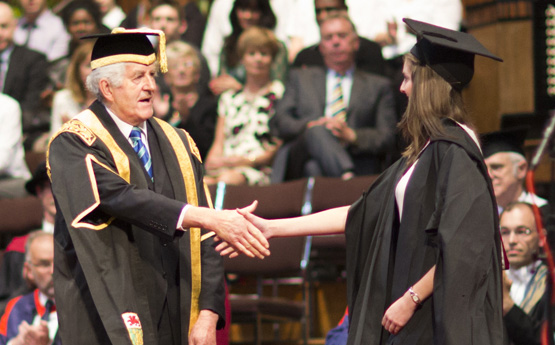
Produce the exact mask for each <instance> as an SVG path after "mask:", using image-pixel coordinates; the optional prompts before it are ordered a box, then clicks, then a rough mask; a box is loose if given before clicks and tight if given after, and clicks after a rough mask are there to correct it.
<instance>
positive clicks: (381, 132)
mask: <svg viewBox="0 0 555 345" xmlns="http://www.w3.org/2000/svg"><path fill="white" fill-rule="evenodd" d="M320 34H321V42H320V45H319V48H320V51H321V53H322V56H323V59H324V63H325V67H318V66H311V67H306V68H303V69H297V70H293V71H291V74H290V77H289V83H288V84H287V87H286V91H285V95H284V96H283V99H282V100H281V101H280V102H279V103H278V105H277V109H276V115H275V116H274V118H273V119H272V120H271V126H272V129H273V130H275V131H276V134H277V135H278V136H279V137H281V138H282V139H284V141H285V142H286V145H284V147H283V149H282V150H281V152H279V154H278V157H276V162H275V171H274V175H273V181H279V180H281V179H282V178H283V177H285V179H290V178H298V177H301V176H303V175H304V176H306V175H312V176H314V175H325V176H335V177H343V178H345V179H347V178H350V177H352V176H353V175H355V174H359V175H365V174H373V173H377V172H379V171H380V169H381V166H380V162H379V157H380V156H381V155H384V154H386V153H387V152H388V150H389V149H390V148H391V146H392V144H393V143H394V132H395V123H396V117H395V110H394V104H393V93H392V90H391V85H390V83H389V81H388V80H387V79H385V78H383V77H380V76H377V75H374V74H370V73H367V72H364V71H362V70H360V69H359V68H357V66H356V64H355V54H356V51H357V50H358V47H359V40H358V36H357V34H356V32H355V28H354V26H353V24H352V23H351V21H350V19H349V18H348V17H347V16H345V15H344V14H340V13H339V14H334V15H330V16H328V18H326V19H324V20H323V21H322V23H321V25H320ZM287 156H288V158H284V157H287ZM286 161H287V169H286V172H285V173H284V166H285V164H284V163H285V162H286Z"/></svg>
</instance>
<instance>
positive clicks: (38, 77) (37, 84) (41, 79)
mask: <svg viewBox="0 0 555 345" xmlns="http://www.w3.org/2000/svg"><path fill="white" fill-rule="evenodd" d="M47 84H48V62H47V60H46V57H45V56H44V55H43V54H41V53H38V52H36V51H34V50H31V49H28V48H26V47H21V46H17V45H16V46H14V48H13V51H12V54H11V56H10V63H9V66H8V71H7V73H6V79H5V83H4V91H3V93H5V94H6V95H9V96H11V97H13V98H15V99H16V100H17V101H18V102H19V104H20V106H21V110H22V112H23V122H22V125H23V129H24V131H25V130H26V129H27V128H28V127H29V126H31V125H38V123H37V122H40V120H39V119H38V118H33V117H34V113H35V112H36V111H37V110H38V109H39V108H40V106H41V98H40V94H41V93H42V92H43V91H44V90H45V89H46V86H47Z"/></svg>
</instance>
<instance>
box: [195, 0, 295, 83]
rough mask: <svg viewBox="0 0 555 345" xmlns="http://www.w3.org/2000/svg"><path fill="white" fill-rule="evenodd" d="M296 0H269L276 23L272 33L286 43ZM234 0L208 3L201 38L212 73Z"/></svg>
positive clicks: (215, 70)
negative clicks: (204, 26)
mask: <svg viewBox="0 0 555 345" xmlns="http://www.w3.org/2000/svg"><path fill="white" fill-rule="evenodd" d="M296 1H297V0H270V5H271V6H272V11H273V12H274V14H275V16H276V19H277V23H276V26H275V28H274V33H275V34H276V37H277V39H278V40H280V41H282V42H285V43H287V44H288V42H289V40H288V35H287V30H288V26H289V25H290V24H289V22H290V19H291V17H292V16H291V13H292V12H293V9H294V4H295V2H296ZM234 2H235V0H214V1H213V2H212V4H211V5H210V12H209V13H208V18H207V22H206V29H205V31H204V37H203V40H202V54H203V55H204V56H205V57H206V59H207V60H208V65H209V66H210V71H212V75H217V73H218V71H219V70H220V53H221V51H222V47H223V46H224V40H225V38H226V37H227V36H229V35H230V34H231V32H232V27H231V22H230V20H229V15H230V14H231V10H232V8H233V5H234Z"/></svg>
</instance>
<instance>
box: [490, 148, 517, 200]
mask: <svg viewBox="0 0 555 345" xmlns="http://www.w3.org/2000/svg"><path fill="white" fill-rule="evenodd" d="M484 161H485V162H486V165H487V167H488V172H489V176H490V177H491V182H492V184H493V191H494V193H495V198H496V199H497V202H498V203H499V204H500V205H502V206H506V205H507V204H508V203H510V202H512V201H516V200H517V198H518V197H519V195H516V194H518V191H519V190H520V189H521V188H522V181H523V180H524V177H525V174H526V163H525V162H523V163H522V164H524V166H522V164H521V165H519V166H517V167H515V164H514V163H513V162H512V161H511V155H510V153H509V152H498V153H495V154H493V155H491V156H489V157H488V158H486V159H485V160H484Z"/></svg>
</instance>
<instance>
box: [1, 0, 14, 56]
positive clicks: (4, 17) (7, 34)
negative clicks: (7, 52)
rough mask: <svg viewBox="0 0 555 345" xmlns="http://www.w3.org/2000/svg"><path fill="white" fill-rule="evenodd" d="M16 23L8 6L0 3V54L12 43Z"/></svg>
mask: <svg viewBox="0 0 555 345" xmlns="http://www.w3.org/2000/svg"><path fill="white" fill-rule="evenodd" d="M15 27H16V21H15V18H14V15H13V11H12V9H11V7H10V5H8V4H6V3H4V2H0V52H1V51H3V50H4V49H6V48H7V47H8V46H10V45H11V44H12V42H13V33H14V30H15Z"/></svg>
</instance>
